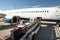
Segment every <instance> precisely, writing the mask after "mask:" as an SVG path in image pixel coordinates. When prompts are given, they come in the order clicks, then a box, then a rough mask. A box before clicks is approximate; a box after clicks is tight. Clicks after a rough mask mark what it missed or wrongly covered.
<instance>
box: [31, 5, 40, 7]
mask: <svg viewBox="0 0 60 40" xmlns="http://www.w3.org/2000/svg"><path fill="white" fill-rule="evenodd" d="M32 7H34V8H35V7H40V5H36V6H32Z"/></svg>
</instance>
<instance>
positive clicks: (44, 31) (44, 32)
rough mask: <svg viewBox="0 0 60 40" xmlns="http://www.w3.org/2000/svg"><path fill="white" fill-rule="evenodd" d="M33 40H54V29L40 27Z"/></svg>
mask: <svg viewBox="0 0 60 40" xmlns="http://www.w3.org/2000/svg"><path fill="white" fill-rule="evenodd" d="M34 40H56V34H55V30H54V27H52V26H47V27H41V29H39V31H38V33H37V35H36V36H35V38H34Z"/></svg>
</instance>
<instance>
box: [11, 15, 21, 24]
mask: <svg viewBox="0 0 60 40" xmlns="http://www.w3.org/2000/svg"><path fill="white" fill-rule="evenodd" d="M19 19H20V17H19V16H13V18H12V23H17V22H19Z"/></svg>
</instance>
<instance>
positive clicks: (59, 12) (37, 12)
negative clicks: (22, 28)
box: [2, 7, 60, 20]
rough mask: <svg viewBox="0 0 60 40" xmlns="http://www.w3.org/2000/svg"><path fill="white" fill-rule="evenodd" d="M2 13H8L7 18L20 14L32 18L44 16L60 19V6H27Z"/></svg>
mask: <svg viewBox="0 0 60 40" xmlns="http://www.w3.org/2000/svg"><path fill="white" fill-rule="evenodd" d="M2 13H3V14H6V15H7V16H6V18H12V17H13V16H20V17H25V18H31V19H33V18H36V17H42V18H43V19H54V20H60V7H41V8H25V9H18V10H17V9H16V10H7V11H3V12H2Z"/></svg>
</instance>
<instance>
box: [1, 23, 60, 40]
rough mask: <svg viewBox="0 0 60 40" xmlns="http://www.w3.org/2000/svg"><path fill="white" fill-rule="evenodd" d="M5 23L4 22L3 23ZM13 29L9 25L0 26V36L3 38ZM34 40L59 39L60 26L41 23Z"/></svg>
mask: <svg viewBox="0 0 60 40" xmlns="http://www.w3.org/2000/svg"><path fill="white" fill-rule="evenodd" d="M4 25H5V24H4ZM12 29H13V27H11V26H0V38H2V39H3V40H4V39H5V37H8V36H7V35H10V34H11V33H10V31H11V30H12ZM34 40H60V27H58V26H53V25H41V28H40V29H39V31H38V33H37V34H36V35H35V37H34Z"/></svg>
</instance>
